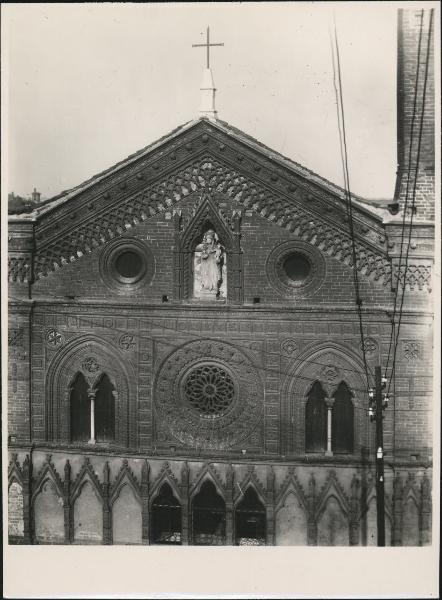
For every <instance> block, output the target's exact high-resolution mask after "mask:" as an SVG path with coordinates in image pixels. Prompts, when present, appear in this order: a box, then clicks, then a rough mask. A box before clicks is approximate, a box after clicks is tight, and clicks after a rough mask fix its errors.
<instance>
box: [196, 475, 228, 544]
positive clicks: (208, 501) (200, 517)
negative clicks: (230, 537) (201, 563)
mask: <svg viewBox="0 0 442 600" xmlns="http://www.w3.org/2000/svg"><path fill="white" fill-rule="evenodd" d="M191 506H192V541H193V544H194V545H196V546H224V545H225V543H226V503H225V502H224V499H223V498H222V497H221V496H220V494H219V493H218V490H217V488H216V486H215V484H214V483H213V481H212V480H211V479H205V480H204V482H203V483H202V484H201V487H200V488H199V491H198V492H197V493H196V494H195V495H194V497H193V498H192V504H191Z"/></svg>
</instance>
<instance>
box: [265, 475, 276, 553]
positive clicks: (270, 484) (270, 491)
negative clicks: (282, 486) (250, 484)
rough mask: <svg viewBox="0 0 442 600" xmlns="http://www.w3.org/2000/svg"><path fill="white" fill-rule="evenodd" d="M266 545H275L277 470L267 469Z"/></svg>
mask: <svg viewBox="0 0 442 600" xmlns="http://www.w3.org/2000/svg"><path fill="white" fill-rule="evenodd" d="M266 521H267V522H266V546H274V545H275V472H274V471H273V468H272V467H271V466H270V468H269V469H268V471H267V506H266Z"/></svg>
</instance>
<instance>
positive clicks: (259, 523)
mask: <svg viewBox="0 0 442 600" xmlns="http://www.w3.org/2000/svg"><path fill="white" fill-rule="evenodd" d="M266 532H267V523H266V507H265V505H264V503H263V502H262V500H261V499H260V497H259V495H258V494H257V492H256V490H255V488H254V487H253V486H252V485H249V487H248V488H247V489H246V491H245V492H244V495H242V496H241V498H240V499H239V501H238V503H237V504H236V506H235V545H236V546H265V545H266Z"/></svg>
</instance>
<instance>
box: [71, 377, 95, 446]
mask: <svg viewBox="0 0 442 600" xmlns="http://www.w3.org/2000/svg"><path fill="white" fill-rule="evenodd" d="M88 389H89V388H88V385H87V383H86V380H85V378H84V376H83V375H82V373H77V374H76V375H75V377H74V379H73V382H72V384H71V392H70V398H69V409H70V433H71V435H70V438H71V442H87V441H88V440H89V437H90V434H91V425H90V421H91V407H90V400H89V396H88Z"/></svg>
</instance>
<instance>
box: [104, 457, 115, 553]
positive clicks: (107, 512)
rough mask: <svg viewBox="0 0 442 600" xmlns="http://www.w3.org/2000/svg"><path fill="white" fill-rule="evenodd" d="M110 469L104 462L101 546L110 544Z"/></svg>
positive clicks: (107, 463)
mask: <svg viewBox="0 0 442 600" xmlns="http://www.w3.org/2000/svg"><path fill="white" fill-rule="evenodd" d="M109 479H110V468H109V462H108V461H106V462H105V463H104V466H103V485H102V488H101V489H102V490H103V544H112V515H111V509H110V502H109V492H110V482H109Z"/></svg>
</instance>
